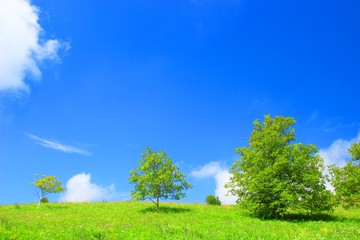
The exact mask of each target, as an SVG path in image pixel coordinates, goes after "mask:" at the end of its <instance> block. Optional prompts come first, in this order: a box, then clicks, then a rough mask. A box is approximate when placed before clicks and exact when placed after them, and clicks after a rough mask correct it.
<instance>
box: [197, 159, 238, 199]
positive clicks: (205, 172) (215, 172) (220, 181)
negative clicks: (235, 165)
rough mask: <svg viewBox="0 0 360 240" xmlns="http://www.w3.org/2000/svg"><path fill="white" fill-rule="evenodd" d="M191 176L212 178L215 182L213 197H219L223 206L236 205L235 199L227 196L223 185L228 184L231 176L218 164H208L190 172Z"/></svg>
mask: <svg viewBox="0 0 360 240" xmlns="http://www.w3.org/2000/svg"><path fill="white" fill-rule="evenodd" d="M191 175H192V176H193V177H195V178H199V179H201V178H208V177H213V178H214V179H215V181H216V189H215V195H216V196H217V197H219V199H220V201H221V202H222V203H223V204H235V203H236V200H237V197H236V196H232V195H228V190H227V189H226V188H225V184H226V183H227V182H229V180H230V177H231V174H230V172H229V170H228V169H227V168H226V167H224V166H223V165H222V164H221V163H220V162H209V163H208V164H205V165H203V166H201V167H199V168H198V169H197V170H194V171H192V172H191ZM227 195H228V196H227Z"/></svg>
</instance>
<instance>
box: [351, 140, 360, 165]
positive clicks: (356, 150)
mask: <svg viewBox="0 0 360 240" xmlns="http://www.w3.org/2000/svg"><path fill="white" fill-rule="evenodd" d="M349 153H350V155H351V157H352V160H354V161H356V160H360V142H358V143H353V144H352V145H351V146H350V149H349Z"/></svg>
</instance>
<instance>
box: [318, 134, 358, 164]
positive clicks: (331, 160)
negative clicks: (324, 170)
mask: <svg viewBox="0 0 360 240" xmlns="http://www.w3.org/2000/svg"><path fill="white" fill-rule="evenodd" d="M359 141H360V133H359V134H358V135H357V136H356V137H355V138H353V139H350V140H344V139H337V140H335V141H334V142H333V143H331V145H330V146H329V147H328V148H325V149H320V150H319V155H320V156H321V157H322V158H323V159H324V164H325V165H330V164H335V165H338V166H341V167H342V166H344V165H345V164H346V162H347V161H349V160H350V155H349V153H348V149H349V147H350V145H351V144H353V143H355V142H359Z"/></svg>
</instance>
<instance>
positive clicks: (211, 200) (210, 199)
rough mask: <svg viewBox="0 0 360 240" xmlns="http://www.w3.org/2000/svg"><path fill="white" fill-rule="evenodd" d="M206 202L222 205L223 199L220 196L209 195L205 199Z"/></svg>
mask: <svg viewBox="0 0 360 240" xmlns="http://www.w3.org/2000/svg"><path fill="white" fill-rule="evenodd" d="M205 201H206V203H207V204H209V205H219V206H220V205H221V201H220V199H219V197H215V196H214V195H209V196H207V197H206V199H205Z"/></svg>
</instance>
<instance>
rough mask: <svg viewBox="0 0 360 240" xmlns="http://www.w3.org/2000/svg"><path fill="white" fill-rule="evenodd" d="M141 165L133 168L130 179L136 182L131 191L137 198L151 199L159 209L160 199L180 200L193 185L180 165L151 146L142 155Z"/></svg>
mask: <svg viewBox="0 0 360 240" xmlns="http://www.w3.org/2000/svg"><path fill="white" fill-rule="evenodd" d="M141 156H142V159H141V160H140V161H139V167H138V168H136V169H133V170H131V172H130V177H129V181H130V183H133V184H135V188H134V190H133V191H132V192H131V195H132V198H133V199H135V200H146V199H148V200H150V201H151V202H153V203H155V205H156V208H157V210H159V201H160V199H174V200H179V199H180V198H184V197H185V196H186V195H185V193H184V192H183V191H184V190H187V189H189V188H191V187H192V186H191V185H190V184H189V183H188V182H187V181H186V180H185V175H184V174H183V173H181V172H180V169H179V167H177V166H176V165H174V164H173V163H172V160H171V158H169V157H168V156H167V154H166V153H165V152H163V151H160V152H154V151H152V150H151V148H150V147H147V148H146V151H145V152H144V153H143V154H142V155H141Z"/></svg>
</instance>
